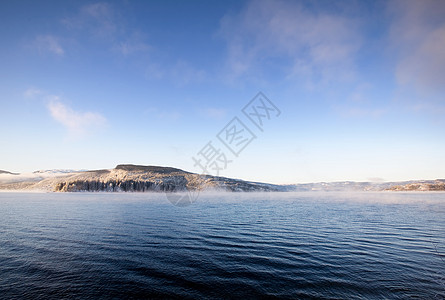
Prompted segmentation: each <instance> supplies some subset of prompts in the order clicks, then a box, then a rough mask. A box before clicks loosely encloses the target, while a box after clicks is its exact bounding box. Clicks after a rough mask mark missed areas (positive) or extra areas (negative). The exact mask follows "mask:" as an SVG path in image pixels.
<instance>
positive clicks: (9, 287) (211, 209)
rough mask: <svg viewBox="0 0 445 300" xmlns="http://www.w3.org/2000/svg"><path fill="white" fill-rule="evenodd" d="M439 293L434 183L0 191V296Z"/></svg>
mask: <svg viewBox="0 0 445 300" xmlns="http://www.w3.org/2000/svg"><path fill="white" fill-rule="evenodd" d="M242 297H244V298H260V297H261V298H264V297H269V298H274V297H275V298H294V299H295V298H302V299H305V298H325V299H339V298H340V299H363V298H366V299H382V298H388V299H407V298H418V299H419V298H420V299H444V298H445V193H412V194H410V193H368V194H339V193H325V194H321V193H299V194H298V193H264V194H237V193H235V194H222V195H201V197H200V198H199V199H198V201H197V202H196V203H194V204H193V205H191V206H188V207H185V208H183V207H176V206H173V205H171V204H170V202H169V201H168V200H167V199H166V198H165V195H162V194H106V193H103V194H98V193H96V194H92V193H78V194H62V193H56V194H18V193H0V298H5V299H14V298H15V299H26V298H29V299H31V298H32V299H61V298H70V299H71V298H74V299H75V298H82V299H88V298H91V299H93V298H94V299H97V298H107V299H109V298H126V299H128V298H130V299H137V298H242Z"/></svg>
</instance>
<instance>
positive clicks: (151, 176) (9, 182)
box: [0, 164, 445, 192]
mask: <svg viewBox="0 0 445 300" xmlns="http://www.w3.org/2000/svg"><path fill="white" fill-rule="evenodd" d="M0 175H1V176H0V189H6V190H42V191H54V192H82V191H87V192H147V191H158V192H160V191H163V192H177V191H200V190H224V191H233V192H243V191H244V192H246V191H267V192H278V191H279V192H287V191H297V192H305V191H342V192H345V191H346V192H347V191H350V192H357V191H445V179H437V180H417V181H416V180H412V181H404V182H383V183H373V182H353V181H341V182H319V183H305V184H291V185H277V184H269V183H262V182H251V181H244V180H240V179H232V178H226V177H219V176H212V175H199V174H196V173H191V172H187V171H184V170H181V169H177V168H172V167H161V166H143V165H133V164H120V165H117V166H116V167H115V168H114V169H103V170H90V171H88V170H80V171H79V170H59V169H54V170H40V171H35V172H33V173H31V175H29V174H28V175H26V174H16V173H11V172H8V171H0ZM10 175H17V176H10ZM2 176H5V177H7V179H4V180H3V181H1V178H2Z"/></svg>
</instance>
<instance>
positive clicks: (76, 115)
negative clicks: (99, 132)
mask: <svg viewBox="0 0 445 300" xmlns="http://www.w3.org/2000/svg"><path fill="white" fill-rule="evenodd" d="M48 98H49V101H48V103H47V108H48V110H49V112H50V114H51V117H52V118H53V119H54V120H56V121H57V122H59V123H60V124H62V125H63V126H64V127H65V128H66V129H67V130H68V133H69V136H70V137H71V138H81V137H85V136H87V135H89V134H90V133H91V132H93V131H95V130H96V129H98V128H101V127H103V126H104V125H105V124H106V122H107V120H106V118H105V117H104V116H102V115H101V114H99V113H94V112H80V111H75V110H74V109H72V108H71V107H69V106H68V105H66V104H64V103H62V102H61V100H60V98H59V97H57V96H49V97H48Z"/></svg>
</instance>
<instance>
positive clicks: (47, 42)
mask: <svg viewBox="0 0 445 300" xmlns="http://www.w3.org/2000/svg"><path fill="white" fill-rule="evenodd" d="M35 45H36V47H37V49H38V50H39V51H40V52H41V53H48V52H49V53H52V54H55V55H57V56H63V55H64V54H65V50H64V49H63V48H62V46H61V45H60V42H59V40H58V39H57V38H56V37H54V36H52V35H39V36H37V37H36V39H35Z"/></svg>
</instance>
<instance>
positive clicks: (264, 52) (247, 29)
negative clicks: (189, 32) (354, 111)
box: [221, 0, 361, 81]
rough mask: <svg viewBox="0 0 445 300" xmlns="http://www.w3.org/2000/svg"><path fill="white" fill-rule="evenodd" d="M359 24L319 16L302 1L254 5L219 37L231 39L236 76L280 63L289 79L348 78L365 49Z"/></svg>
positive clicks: (230, 18) (227, 21)
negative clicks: (357, 58) (355, 57)
mask: <svg viewBox="0 0 445 300" xmlns="http://www.w3.org/2000/svg"><path fill="white" fill-rule="evenodd" d="M357 27H358V25H357V23H356V22H355V21H354V20H353V19H352V18H348V17H346V16H344V15H342V14H338V13H337V14H334V13H330V12H329V11H319V12H317V13H315V12H314V11H311V10H309V9H307V8H305V7H304V6H303V5H302V4H301V3H296V2H286V1H268V0H260V1H251V2H249V4H248V5H247V7H246V9H245V10H244V11H243V12H242V13H241V14H239V15H235V16H234V15H227V16H225V18H224V19H223V20H222V23H221V35H222V36H223V37H224V38H225V40H226V41H227V49H228V54H227V67H228V69H229V72H230V73H229V74H230V76H231V77H232V78H234V79H236V78H238V77H239V76H243V75H246V74H249V73H250V74H252V73H255V74H257V73H261V71H262V66H267V64H268V63H269V62H270V61H280V60H281V62H280V63H281V67H282V68H283V72H284V74H285V75H286V76H288V77H292V76H298V77H299V78H311V80H318V81H328V80H349V79H350V78H352V77H353V74H354V56H355V54H356V52H357V51H358V49H359V48H360V45H361V38H360V35H359V34H358V32H357Z"/></svg>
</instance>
